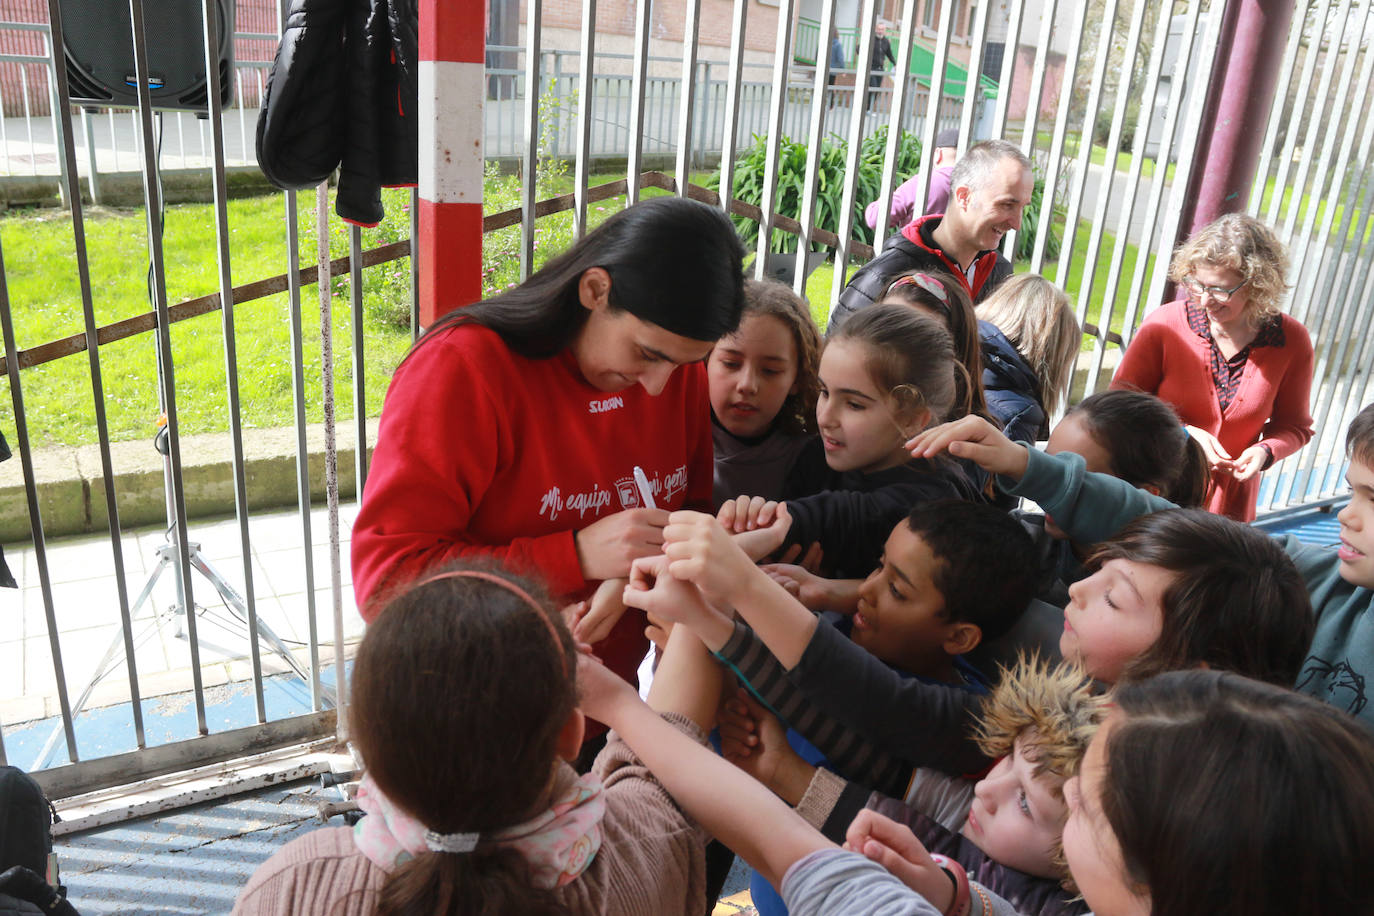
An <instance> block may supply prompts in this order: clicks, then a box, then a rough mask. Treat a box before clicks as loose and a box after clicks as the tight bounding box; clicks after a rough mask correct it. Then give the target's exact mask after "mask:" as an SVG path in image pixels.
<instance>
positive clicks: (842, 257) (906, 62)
mask: <svg viewBox="0 0 1374 916" xmlns="http://www.w3.org/2000/svg"><path fill="white" fill-rule="evenodd" d="M1015 2H1018V3H1019V2H1020V0H1015ZM915 35H916V0H903V2H902V38H901V50H900V51H899V53H898V58H899V59H898V61H897V64H896V67H897V70H898V73H899V77H898V78H897V79H894V81H893V84H892V113H893V114H894V115H895V117H893V118H890V119H889V121H890V123H889V124H888V128H887V147H886V148H885V149H884V150H883V177H882V178H881V179H880V180H879V182H878V187H879V188H881V191H880V192H879V193H878V221H877V222H876V223H874V225H873V250H874V252H875V253H876V252H880V251H882V247H883V240H884V239H885V238H886V237H887V230H888V225H887V221H888V217H889V216H891V214H892V191H893V188H894V187H895V184H896V180H897V175H896V174H894V173H895V172H896V171H897V152H898V150H900V149H901V148H902V130H903V125H904V123H905V121H906V116H907V113H908V106H907V101H906V97H907V94H908V93H909V92H910V91H911V88H912V86H913V85H914V84H915V80H914V79H913V78H912V76H911V54H912V52H913V51H914V50H915V44H916V42H915ZM921 155H922V158H924V157H925V156H926V155H928V152H927V151H925V150H923V151H922V154H921ZM899 228H900V227H899ZM843 242H844V248H842V249H841V251H840V252H839V253H837V254H836V255H835V274H834V280H833V282H832V283H831V286H830V301H831V302H838V301H839V298H840V292H841V291H842V290H843V289H844V287H845V283H846V282H847V278H846V277H845V274H846V272H847V270H848V267H849V240H848V239H844V240H843Z"/></svg>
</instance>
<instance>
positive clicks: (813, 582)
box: [763, 563, 858, 617]
mask: <svg viewBox="0 0 1374 916" xmlns="http://www.w3.org/2000/svg"><path fill="white" fill-rule="evenodd" d="M763 571H764V572H766V573H768V578H770V579H772V580H773V581H774V582H776V583H778V584H779V585H781V586H782V587H783V588H785V589H787V593H788V594H789V595H791V596H792V597H793V598H796V599H797V600H798V601H800V602H801V603H802V604H804V605H806V606H807V607H808V608H810V609H811V610H813V611H835V612H836V613H839V614H844V615H845V616H846V617H850V616H853V614H854V611H856V610H857V609H858V608H857V606H856V603H857V600H858V594H857V585H856V584H855V583H856V582H857V580H847V579H840V580H836V579H826V578H823V577H821V576H818V575H815V574H814V573H812V572H809V571H808V570H806V569H804V568H803V567H801V566H793V565H791V564H788V563H766V564H764V566H763Z"/></svg>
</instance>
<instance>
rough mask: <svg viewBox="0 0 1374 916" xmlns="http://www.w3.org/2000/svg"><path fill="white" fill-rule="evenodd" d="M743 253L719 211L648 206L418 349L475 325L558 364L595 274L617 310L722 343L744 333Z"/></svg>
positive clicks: (597, 232) (621, 217)
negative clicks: (739, 330) (582, 286)
mask: <svg viewBox="0 0 1374 916" xmlns="http://www.w3.org/2000/svg"><path fill="white" fill-rule="evenodd" d="M743 254H744V248H743V246H742V245H741V244H740V240H739V236H738V235H736V234H735V229H734V226H732V225H731V224H730V220H729V218H727V217H726V216H725V214H724V213H722V212H721V211H720V210H718V209H716V208H715V207H709V206H707V205H706V204H703V203H699V202H698V201H694V200H688V199H687V198H685V197H657V198H654V199H652V200H645V201H641V202H639V203H637V204H635V205H634V206H633V207H629V208H627V209H625V210H621V211H620V212H619V213H617V214H615V215H614V216H612V217H611V218H610V219H608V220H606V222H604V223H602V224H601V225H600V226H598V227H597V228H595V229H593V230H592V231H591V232H589V233H587V234H586V235H585V236H583V237H582V238H581V239H580V240H579V241H578V242H577V243H576V244H574V245H573V246H572V247H571V248H569V249H568V250H567V251H565V252H563V253H562V254H561V255H559V256H558V257H556V258H553V259H552V260H550V261H549V262H548V263H546V264H545V265H544V266H543V267H542V268H540V269H539V270H538V271H537V272H536V273H534V274H533V275H532V276H531V277H530V278H529V279H528V280H526V281H525V282H524V283H521V284H520V285H519V286H517V287H515V288H514V289H511V290H507V291H506V292H503V293H499V294H497V295H495V296H493V297H492V298H490V299H486V300H484V301H482V302H478V303H476V304H474V305H470V306H468V307H467V308H462V309H457V310H455V311H452V312H449V313H448V314H447V315H445V316H444V317H442V318H440V319H439V320H438V321H436V322H435V323H434V324H433V325H431V326H430V328H429V329H428V330H427V331H426V332H425V334H424V336H422V337H421V338H420V339H419V340H418V341H416V343H415V346H416V347H419V346H422V345H423V344H424V343H425V341H426V340H428V339H429V338H431V337H433V336H434V335H435V334H438V333H439V332H440V331H443V330H444V329H445V328H449V327H452V326H453V325H455V324H460V323H462V322H467V321H471V322H475V323H477V324H480V325H483V326H484V327H488V328H491V329H492V330H493V331H495V332H496V333H497V334H500V335H501V339H502V340H504V341H505V343H506V346H508V347H510V348H511V349H512V350H514V351H515V352H516V353H519V354H520V355H521V356H525V357H528V358H531V359H543V358H546V357H550V356H553V355H554V354H556V353H558V352H560V351H562V350H563V348H564V347H566V346H567V345H568V344H569V343H570V342H572V339H573V338H574V337H575V336H576V335H577V332H578V331H579V330H581V328H582V324H583V322H585V321H586V320H587V309H586V308H584V307H583V305H582V302H581V300H580V298H579V297H578V282H579V281H580V280H581V279H582V275H583V274H584V273H586V272H587V271H588V270H590V269H591V268H593V267H600V268H603V269H604V270H605V271H606V272H607V273H608V274H610V276H611V290H610V295H609V299H610V305H611V309H612V310H615V311H626V312H629V313H630V314H631V315H634V316H635V317H636V318H639V319H641V320H643V321H647V322H649V323H650V324H656V325H658V326H659V327H661V328H663V329H664V330H666V331H671V332H672V333H674V334H677V335H679V336H681V337H689V338H691V339H692V340H703V341H711V342H714V341H716V340H718V339H719V338H720V337H721V336H722V335H724V334H728V333H730V332H731V331H733V330H734V329H735V328H736V327H738V326H739V318H740V311H741V309H742V308H743V307H744V286H743V284H744V275H743V273H742V267H741V264H742V260H743ZM412 349H413V348H412Z"/></svg>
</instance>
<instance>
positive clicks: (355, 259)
mask: <svg viewBox="0 0 1374 916" xmlns="http://www.w3.org/2000/svg"><path fill="white" fill-rule="evenodd" d="M348 298H349V306H350V308H351V311H352V319H353V422H354V433H355V435H356V439H357V443H358V447H357V451H356V452H355V453H354V455H353V481H354V483H353V490H354V495H356V496H357V498H358V504H359V505H361V504H362V501H363V486H364V485H365V484H366V483H367V361H366V360H365V359H364V352H363V343H364V341H365V340H366V335H365V334H363V324H364V320H365V318H366V313H365V312H364V311H363V230H362V229H361V228H359V227H358V226H356V225H350V226H349V227H348ZM335 637H336V638H337V637H338V634H337V633H336V634H335ZM335 682H336V683H338V684H342V683H343V680H342V679H341V678H340V677H339V676H338V675H337V674H336V675H335ZM339 696H340V700H339V705H341V706H342V705H343V699H342V698H343V693H342V692H341V693H340V694H339Z"/></svg>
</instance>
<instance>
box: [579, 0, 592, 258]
mask: <svg viewBox="0 0 1374 916" xmlns="http://www.w3.org/2000/svg"><path fill="white" fill-rule="evenodd" d="M595 55H596V0H582V57H581V58H580V59H579V60H578V66H577V86H578V92H579V94H580V95H581V98H580V99H578V103H579V104H578V106H577V162H576V164H575V166H574V173H573V238H574V239H580V238H582V236H584V235H586V234H587V179H588V175H589V174H590V171H591V159H592V149H591V145H592V104H593V101H592V100H593V92H592V89H593V83H594V82H595V79H596V77H595V75H594V74H595V67H596V60H595Z"/></svg>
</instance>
